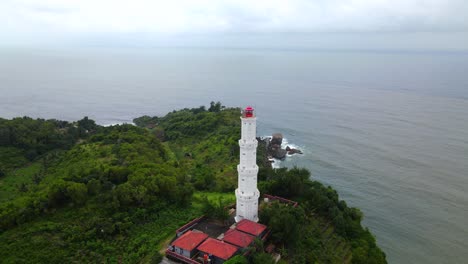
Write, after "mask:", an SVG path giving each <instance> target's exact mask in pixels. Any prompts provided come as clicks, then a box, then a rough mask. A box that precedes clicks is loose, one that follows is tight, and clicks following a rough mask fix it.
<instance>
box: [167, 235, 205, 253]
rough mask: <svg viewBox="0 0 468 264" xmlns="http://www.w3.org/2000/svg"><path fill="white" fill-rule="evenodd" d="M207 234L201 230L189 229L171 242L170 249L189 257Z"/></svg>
mask: <svg viewBox="0 0 468 264" xmlns="http://www.w3.org/2000/svg"><path fill="white" fill-rule="evenodd" d="M206 238H208V235H207V234H205V233H203V232H201V231H192V230H189V231H187V232H185V233H184V234H183V235H181V236H180V237H179V238H177V239H176V240H175V241H174V242H173V243H172V251H173V252H175V253H177V254H180V255H182V256H184V257H187V258H191V257H192V256H194V255H195V253H196V252H197V249H196V248H197V246H198V245H200V244H201V243H202V242H203V241H204V240H205V239H206Z"/></svg>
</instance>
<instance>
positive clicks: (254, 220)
mask: <svg viewBox="0 0 468 264" xmlns="http://www.w3.org/2000/svg"><path fill="white" fill-rule="evenodd" d="M244 219H247V218H243V217H239V216H238V215H236V216H234V220H235V221H236V223H239V222H240V221H242V220H244ZM249 220H250V221H253V222H255V223H256V222H258V217H255V218H254V219H249Z"/></svg>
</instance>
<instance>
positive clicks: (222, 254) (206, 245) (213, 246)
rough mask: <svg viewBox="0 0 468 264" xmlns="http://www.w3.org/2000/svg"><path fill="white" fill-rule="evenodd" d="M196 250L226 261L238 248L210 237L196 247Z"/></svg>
mask: <svg viewBox="0 0 468 264" xmlns="http://www.w3.org/2000/svg"><path fill="white" fill-rule="evenodd" d="M197 249H198V250H200V251H203V252H205V253H208V254H211V255H213V256H216V257H218V258H220V259H224V260H227V259H229V258H230V257H232V255H234V253H236V251H237V250H238V247H236V246H233V245H231V244H228V243H224V242H223V241H220V240H217V239H213V238H211V237H210V238H208V239H207V240H205V242H203V243H202V244H201V245H200V246H198V248H197Z"/></svg>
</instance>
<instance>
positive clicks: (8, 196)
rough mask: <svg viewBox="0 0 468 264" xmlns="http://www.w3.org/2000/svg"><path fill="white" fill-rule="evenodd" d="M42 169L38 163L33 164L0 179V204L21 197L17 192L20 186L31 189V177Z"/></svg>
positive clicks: (19, 192) (20, 193)
mask: <svg viewBox="0 0 468 264" xmlns="http://www.w3.org/2000/svg"><path fill="white" fill-rule="evenodd" d="M41 169H42V164H41V163H40V162H35V163H32V164H30V165H27V166H26V167H23V168H20V169H17V170H13V171H10V172H9V173H7V175H6V176H4V177H2V178H0V202H5V201H9V200H12V199H14V198H16V197H18V196H21V195H22V192H21V191H20V190H19V188H20V186H21V185H22V184H25V185H26V186H27V188H32V187H33V184H34V183H33V176H34V174H36V173H39V171H40V170H41Z"/></svg>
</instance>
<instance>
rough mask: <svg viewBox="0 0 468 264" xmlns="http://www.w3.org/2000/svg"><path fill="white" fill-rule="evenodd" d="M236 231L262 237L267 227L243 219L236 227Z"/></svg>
mask: <svg viewBox="0 0 468 264" xmlns="http://www.w3.org/2000/svg"><path fill="white" fill-rule="evenodd" d="M236 229H237V230H239V231H242V232H244V233H247V234H251V235H253V236H256V237H260V236H262V235H263V234H264V233H265V230H266V229H267V227H266V226H265V225H262V224H259V223H256V222H254V221H250V220H248V219H243V220H242V221H240V222H239V223H237V225H236Z"/></svg>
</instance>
